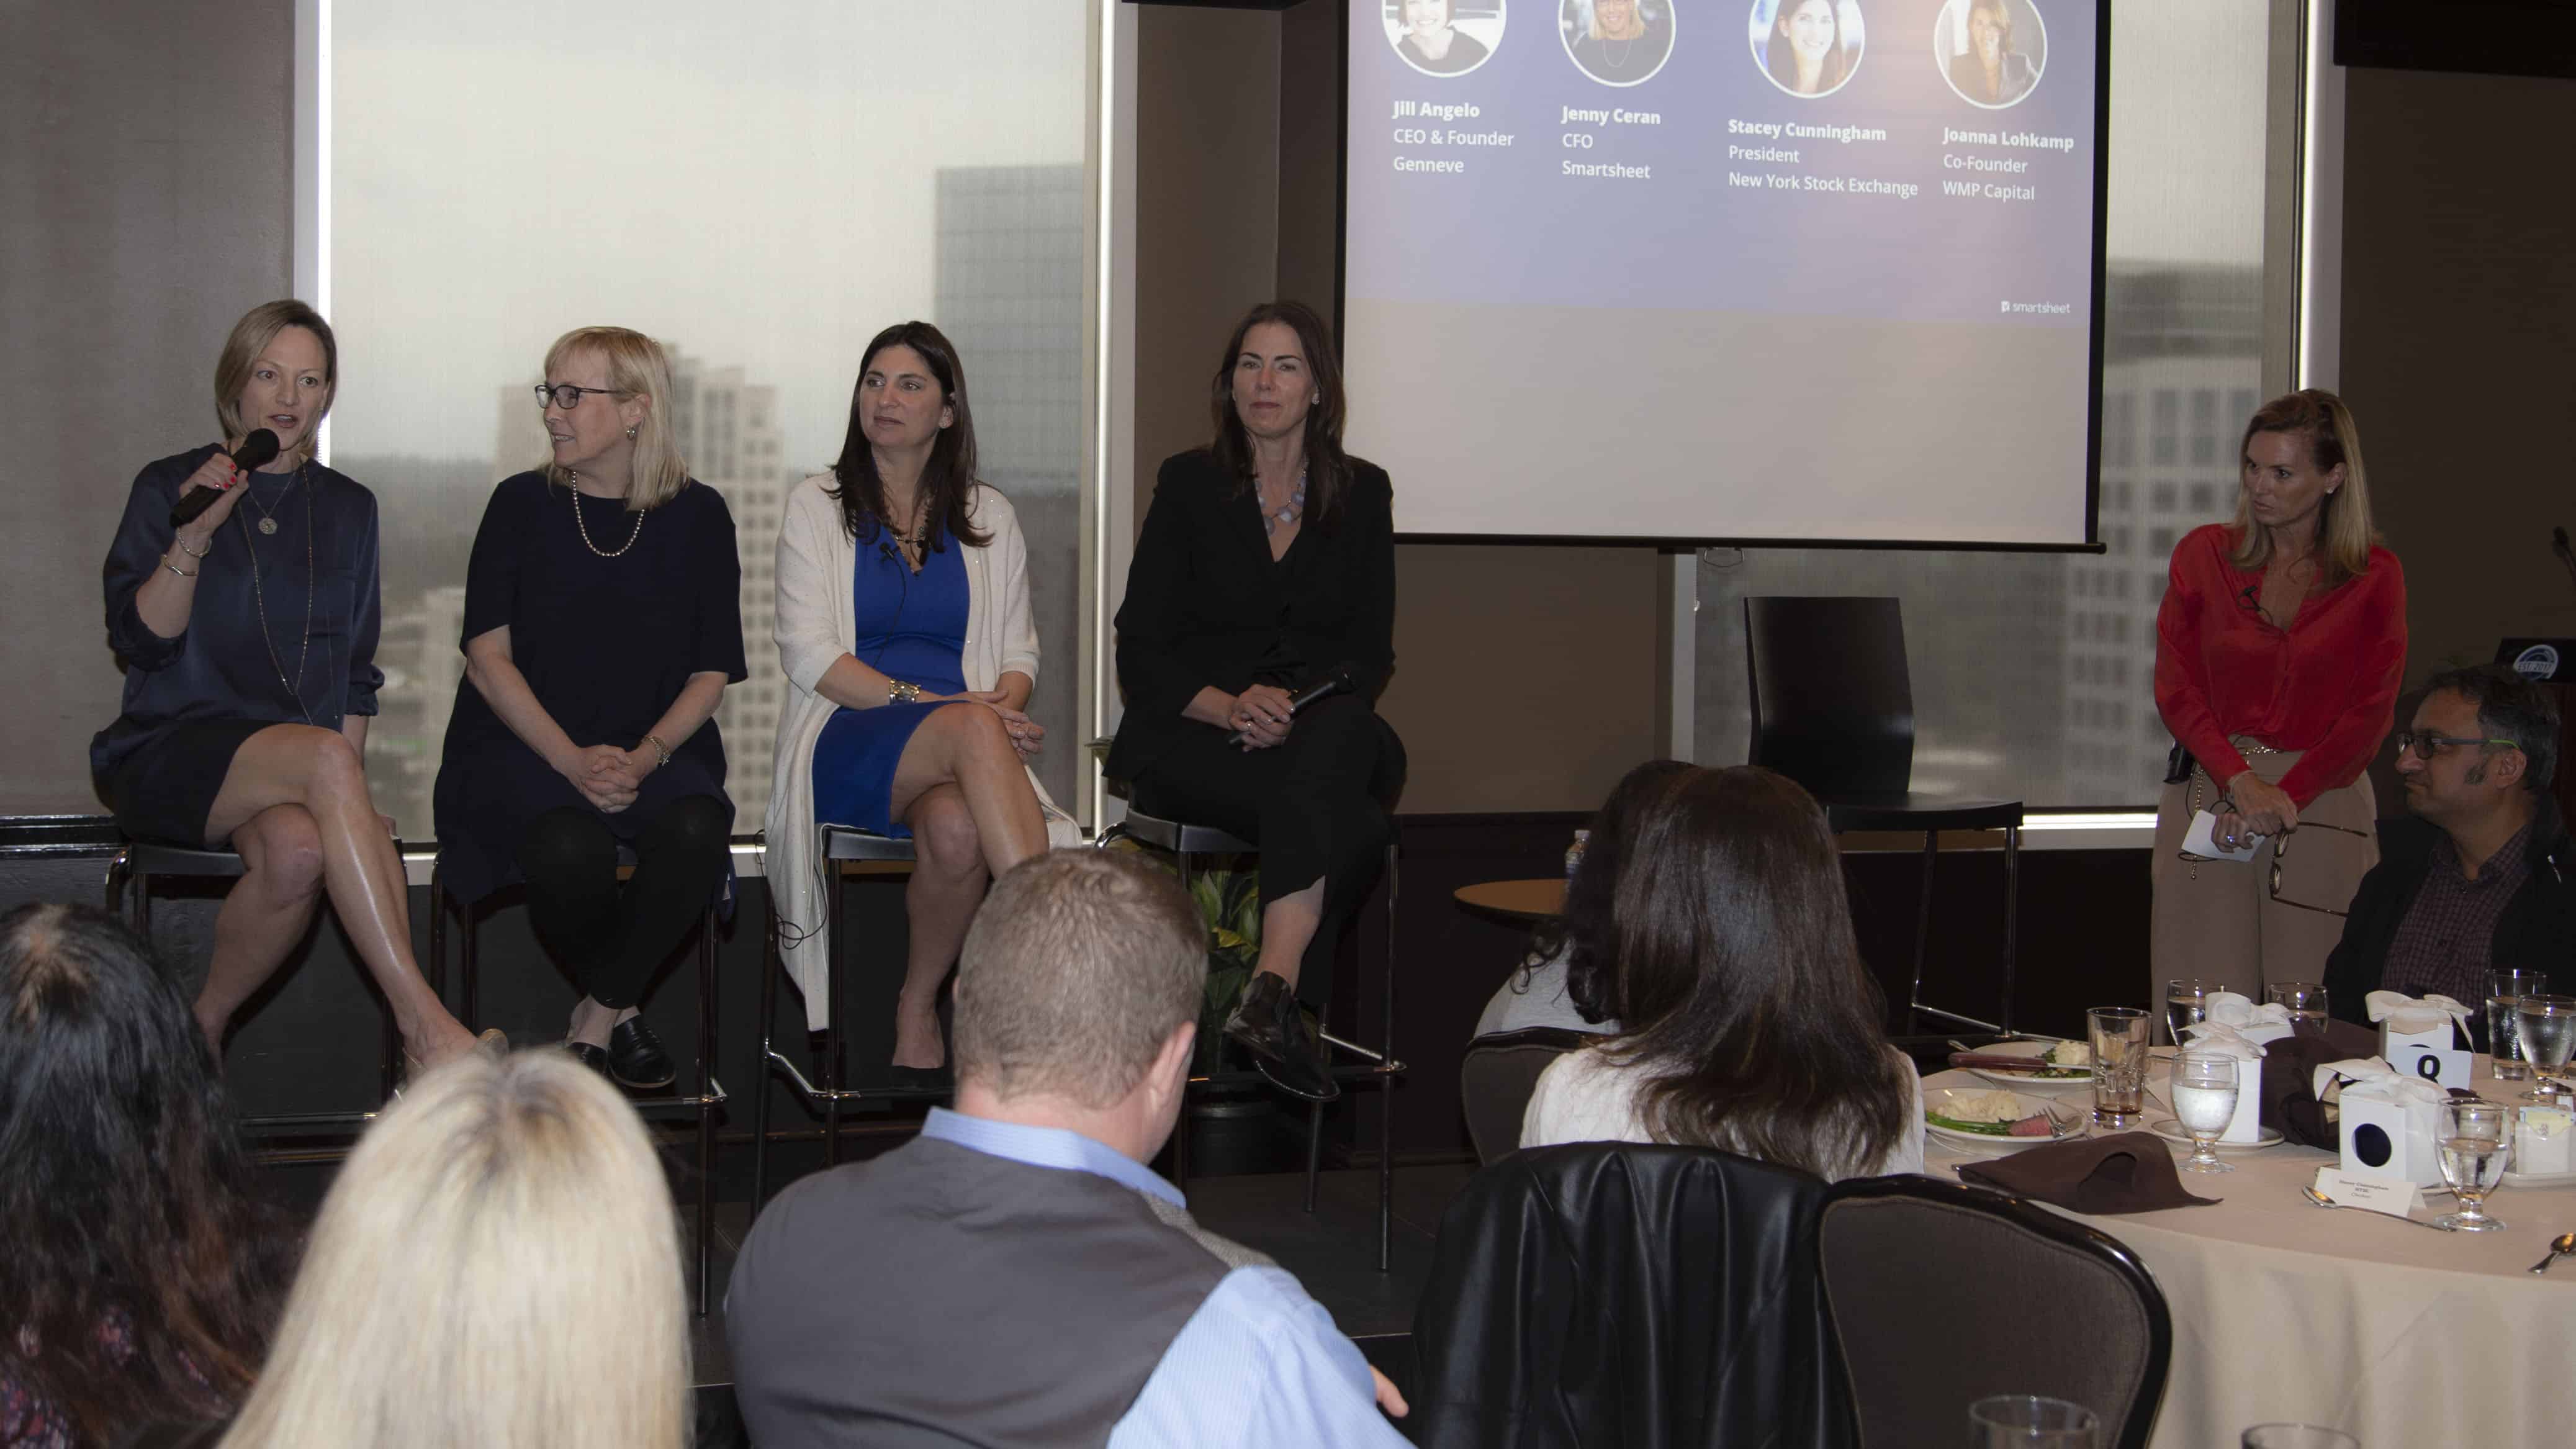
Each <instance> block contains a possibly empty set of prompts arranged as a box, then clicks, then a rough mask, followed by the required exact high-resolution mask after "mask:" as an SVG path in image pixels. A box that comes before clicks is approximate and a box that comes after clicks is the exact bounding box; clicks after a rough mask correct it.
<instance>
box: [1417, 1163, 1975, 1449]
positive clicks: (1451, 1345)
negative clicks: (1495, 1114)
mask: <svg viewBox="0 0 2576 1449" xmlns="http://www.w3.org/2000/svg"><path fill="white" fill-rule="evenodd" d="M1824 1194H1825V1185H1824V1183H1823V1182H1822V1181H1820V1180H1819V1179H1817V1178H1814V1177H1811V1176H1809V1175H1807V1174H1806V1173H1803V1172H1798V1171H1795V1170H1793V1169H1790V1168H1785V1167H1773V1166H1771V1165H1770V1164H1768V1163H1762V1162H1755V1161H1753V1160H1752V1159H1750V1158H1744V1157H1737V1156H1735V1155H1733V1154H1731V1153H1726V1152H1720V1151H1717V1150H1715V1149H1712V1148H1704V1147H1654V1146H1642V1145H1638V1144H1635V1143H1624V1142H1577V1143H1567V1144H1564V1145H1561V1146H1556V1147H1542V1148H1537V1149H1533V1150H1531V1151H1528V1152H1516V1153H1513V1154H1512V1155H1510V1156H1508V1157H1506V1158H1504V1159H1503V1160H1502V1161H1500V1162H1497V1163H1495V1164H1494V1165H1492V1166H1491V1167H1488V1168H1485V1169H1484V1170H1483V1171H1481V1172H1479V1173H1477V1174H1476V1175H1475V1176H1474V1177H1473V1178H1471V1179H1469V1180H1468V1183H1467V1186H1466V1188H1465V1189H1464V1190H1463V1191H1461V1192H1460V1193H1459V1195H1458V1198H1457V1200H1456V1201H1454V1202H1452V1203H1451V1204H1450V1206H1449V1211H1448V1212H1447V1213H1446V1214H1445V1215H1444V1216H1443V1217H1442V1218H1441V1220H1440V1239H1439V1245H1438V1247H1437V1249H1436V1251H1435V1254H1434V1257H1433V1260H1432V1265H1431V1279H1430V1282H1429V1283H1428V1284H1427V1285H1426V1286H1425V1287H1424V1289H1423V1294H1422V1302H1421V1306H1420V1307H1419V1308H1418V1309H1417V1310H1416V1311H1415V1313H1414V1319H1413V1342H1414V1349H1415V1352H1416V1355H1417V1357H1418V1359H1419V1362H1420V1366H1421V1374H1420V1379H1419V1382H1418V1383H1417V1384H1416V1386H1415V1389H1414V1392H1413V1393H1412V1395H1411V1398H1412V1401H1413V1413H1412V1415H1411V1416H1410V1417H1409V1418H1408V1419H1406V1421H1405V1425H1404V1427H1405V1430H1406V1432H1407V1433H1410V1434H1411V1435H1413V1437H1414V1441H1415V1442H1416V1443H1419V1444H1427V1445H1435V1446H1450V1445H1456V1446H1467V1445H1476V1446H1483V1445H1494V1444H1508V1445H1512V1446H1514V1449H1541V1446H1552V1445H1582V1446H1585V1449H1663V1446H1700V1445H1710V1446H1716V1445H1747V1444H1756V1445H1784V1446H1785V1445H1793V1444H1794V1445H1798V1446H1801V1449H1806V1446H1818V1449H1837V1446H1845V1445H1850V1444H1853V1443H1855V1442H1857V1441H1856V1439H1855V1437H1854V1435H1855V1427H1854V1424H1853V1421H1852V1417H1851V1408H1850V1404H1849V1398H1850V1387H1849V1384H1848V1382H1847V1380H1846V1379H1845V1376H1844V1373H1843V1368H1842V1363H1841V1361H1840V1357H1839V1354H1838V1351H1837V1349H1836V1347H1835V1345H1834V1342H1833V1331H1832V1324H1831V1322H1830V1319H1829V1317H1828V1315H1827V1314H1826V1311H1825V1304H1824V1289H1823V1285H1822V1283H1821V1282H1820V1281H1819V1279H1818V1277H1817V1274H1816V1236H1815V1234H1816V1211H1817V1208H1818V1207H1819V1206H1820V1205H1821V1204H1822V1202H1823V1200H1824ZM1943 1442H1946V1439H1945V1440H1943Z"/></svg>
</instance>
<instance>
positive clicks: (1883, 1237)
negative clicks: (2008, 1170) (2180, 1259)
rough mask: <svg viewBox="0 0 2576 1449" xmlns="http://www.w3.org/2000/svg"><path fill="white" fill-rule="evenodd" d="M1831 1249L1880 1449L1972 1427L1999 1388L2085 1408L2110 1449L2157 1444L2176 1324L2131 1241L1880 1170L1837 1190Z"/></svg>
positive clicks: (1854, 1368) (1823, 1243)
mask: <svg viewBox="0 0 2576 1449" xmlns="http://www.w3.org/2000/svg"><path fill="white" fill-rule="evenodd" d="M1818 1244H1819V1248H1820V1256H1821V1260H1822V1262H1823V1265H1824V1280H1825V1292H1826V1297H1827V1298H1828V1299H1829V1300H1830V1301H1831V1305H1832V1309H1833V1324H1834V1333H1835V1337H1836V1340H1837V1342H1838V1343H1839V1344H1840V1345H1841V1349H1842V1358H1843V1362H1844V1363H1846V1364H1847V1365H1849V1367H1850V1371H1851V1378H1852V1385H1853V1389H1854V1391H1855V1393H1856V1395H1857V1397H1858V1401H1859V1407H1860V1427H1861V1442H1862V1443H1863V1444H1864V1445H1867V1446H1869V1449H1882V1446H1889V1449H1894V1446H1903V1445H1911V1444H1922V1443H1927V1442H1936V1441H1937V1442H1948V1441H1949V1440H1950V1437H1951V1436H1953V1435H1957V1436H1964V1435H1965V1434H1966V1433H1967V1429H1968V1406H1969V1405H1970V1404H1973V1403H1975V1402H1976V1401H1977V1400H1979V1399H1982V1398H1987V1397H1989V1396H1992V1395H1995V1394H2040V1395H2044V1396H2046V1397H2048V1398H2053V1399H2065V1400H2068V1401H2069V1402H2072V1403H2078V1404H2082V1405H2083V1406H2084V1407H2086V1408H2088V1409H2091V1410H2092V1411H2093V1412H2094V1413H2095V1414H2096V1415H2098V1416H2100V1418H2101V1421H2102V1443H2103V1445H2104V1449H2145V1446H2146V1443H2147V1438H2148V1435H2149V1434H2150V1433H2151V1432H2152V1431H2153V1430H2154V1428H2155V1422H2156V1409H2157V1406H2158V1405H2160V1404H2161V1403H2162V1402H2163V1401H2164V1390H2165V1371H2166V1369H2167V1367H2168V1365H2169V1364H2170V1363H2171V1361H2172V1358H2173V1320H2172V1317H2171V1315H2170V1314H2169V1313H2168V1312H2167V1311H2166V1308H2165V1295H2164V1293H2163V1291H2162V1290H2161V1289H2159V1288H2157V1286H2156V1280H2155V1277H2154V1275H2152V1274H2150V1273H2149V1272H2148V1271H2147V1268H2146V1265H2145V1264H2144V1263H2141V1262H2140V1261H2139V1260H2138V1257H2137V1255H2136V1254H2134V1253H2132V1252H2130V1251H2129V1249H2128V1248H2127V1247H2126V1246H2125V1245H2124V1244H2122V1243H2121V1242H2120V1241H2119V1240H2118V1239H2116V1238H2112V1237H2110V1236H2108V1235H2107V1234H2104V1233H2100V1232H2096V1231H2095V1230H2093V1229H2092V1228H2089V1227H2086V1226H2085V1225H2084V1224H2082V1223H2079V1222H2076V1221H2074V1220H2073V1219H2071V1218H2066V1217H2061V1216H2059V1215H2057V1214H2055V1213H2052V1212H2050V1211H2048V1210H2047V1209H2045V1208H2042V1207H2038V1206H2036V1205H2034V1204H2031V1203H2026V1202H2023V1201H2022V1200H2021V1199H2019V1198H2015V1197H2009V1196H2006V1195H2005V1194H2003V1193H1999V1192H1990V1191H1987V1190H1985V1189H1983V1188H1973V1187H1964V1186H1961V1185H1960V1184H1957V1183H1952V1182H1941V1181H1936V1180H1935V1179H1932V1178H1928V1177H1882V1178H1862V1179H1856V1180H1854V1181H1851V1182H1846V1183H1843V1184H1840V1185H1839V1186H1837V1187H1835V1188H1834V1189H1833V1190H1832V1192H1831V1193H1830V1194H1829V1195H1828V1197H1827V1199H1826V1201H1825V1205H1824V1214H1823V1220H1822V1224H1821V1226H1820V1227H1819V1229H1818ZM1961 1442H1964V1439H1962V1440H1961Z"/></svg>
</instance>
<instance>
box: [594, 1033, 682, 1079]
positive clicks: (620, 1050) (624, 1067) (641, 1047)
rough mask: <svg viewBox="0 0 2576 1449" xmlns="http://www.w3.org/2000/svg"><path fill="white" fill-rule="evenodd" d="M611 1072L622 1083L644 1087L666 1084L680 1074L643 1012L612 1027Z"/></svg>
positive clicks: (610, 1043)
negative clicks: (645, 1019) (648, 1024)
mask: <svg viewBox="0 0 2576 1449" xmlns="http://www.w3.org/2000/svg"><path fill="white" fill-rule="evenodd" d="M608 1074H609V1075H610V1076H612V1077H615V1078H616V1079H617V1082H618V1085H620V1086H624V1087H636V1088H643V1089H650V1088H653V1087H667V1086H669V1085H671V1082H672V1080H673V1079H674V1078H676V1077H678V1076H679V1075H680V1073H679V1070H678V1069H677V1068H675V1067H673V1066H672V1065H671V1057H670V1054H669V1053H668V1052H665V1051H663V1050H662V1039H661V1038H660V1037H657V1036H655V1035H653V1028H651V1027H649V1026H646V1025H645V1024H644V1018H642V1017H640V1016H630V1017H628V1018H627V1019H625V1020H624V1021H621V1022H619V1023H618V1024H617V1025H615V1026H613V1027H611V1028H609V1032H608Z"/></svg>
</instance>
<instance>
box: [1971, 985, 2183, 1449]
mask: <svg viewBox="0 0 2576 1449" xmlns="http://www.w3.org/2000/svg"><path fill="white" fill-rule="evenodd" d="M2138 1014H2139V1015H2140V1016H2144V1015H2146V1013H2145V1012H2143V1011H2142V1012H2140V1013H2138ZM2101 1422H2102V1421H2101V1420H2099V1419H2097V1418H2095V1417H2094V1416H2093V1411H2092V1410H2091V1409H2088V1408H2086V1407H2084V1406H2083V1405H2082V1404H2070V1403H2068V1402H2067V1401H2066V1400H2064V1399H2043V1398H2040V1397H2039V1396H2038V1395H2036V1394H1997V1395H1996V1396H1995V1397H1993V1398H1991V1399H1979V1400H1977V1401H1976V1402H1975V1403H1973V1404H1970V1405H1969V1406H1968V1435H1969V1437H1968V1444H1969V1449H2094V1445H2095V1444H2097V1443H2098V1442H2100V1441H2099V1440H2098V1439H2097V1438H2096V1436H2097V1435H2098V1434H2099V1433H2100V1432H2101Z"/></svg>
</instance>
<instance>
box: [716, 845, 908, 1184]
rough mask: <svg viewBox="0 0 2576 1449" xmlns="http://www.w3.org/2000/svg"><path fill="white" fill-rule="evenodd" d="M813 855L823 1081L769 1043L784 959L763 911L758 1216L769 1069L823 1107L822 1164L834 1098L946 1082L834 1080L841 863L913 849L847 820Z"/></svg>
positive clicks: (830, 1156) (900, 1092)
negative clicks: (818, 866) (818, 878)
mask: <svg viewBox="0 0 2576 1449" xmlns="http://www.w3.org/2000/svg"><path fill="white" fill-rule="evenodd" d="M820 828H821V832H822V848H821V850H820V852H819V857H820V859H821V861H822V864H823V875H824V881H825V884H824V888H823V927H822V929H823V938H824V940H825V942H826V943H827V944H828V946H829V949H830V950H831V953H832V967H831V970H830V971H829V972H828V973H826V975H827V977H828V980H827V982H826V984H825V986H824V991H823V1066H822V1071H821V1076H822V1078H823V1083H822V1085H821V1086H819V1087H818V1086H816V1085H815V1084H814V1083H813V1082H812V1081H810V1080H809V1079H807V1077H806V1075H805V1074H804V1073H803V1072H802V1071H799V1070H798V1069H797V1067H796V1064H795V1063H794V1062H792V1061H789V1060H788V1059H787V1057H786V1056H785V1055H784V1054H783V1053H781V1052H780V1051H779V1050H778V1048H777V1045H776V1040H777V1019H778V978H779V977H781V976H784V975H786V974H787V963H786V961H785V960H784V959H783V958H782V957H781V955H780V954H779V950H778V925H777V921H778V916H777V913H776V912H775V911H773V912H771V913H770V931H769V944H768V949H767V951H766V952H765V953H764V957H763V960H762V962H761V967H760V1078H759V1080H758V1081H756V1082H755V1083H754V1085H753V1089H752V1108H751V1121H752V1127H751V1212H752V1216H754V1217H758V1216H759V1215H760V1210H761V1208H763V1207H764V1206H766V1205H767V1204H768V1201H769V1081H768V1078H769V1074H770V1073H771V1072H779V1073H783V1074H784V1075H785V1076H786V1078H787V1082H788V1085H789V1086H790V1087H792V1088H793V1089H794V1090H795V1092H796V1095H797V1096H798V1097H800V1098H802V1099H803V1100H804V1102H805V1105H806V1106H808V1107H812V1106H815V1105H817V1104H820V1105H821V1107H822V1109H823V1164H824V1166H826V1167H831V1166H835V1165H838V1164H839V1162H840V1160H841V1104H842V1103H843V1102H862V1101H880V1102H883V1101H923V1100H929V1101H939V1100H945V1099H947V1098H948V1097H949V1096H950V1094H951V1092H950V1089H949V1088H946V1087H845V1086H843V1085H842V1084H841V1075H842V1067H841V1055H842V1053H841V978H842V976H843V975H844V974H846V973H844V971H843V970H842V966H843V964H844V957H845V956H846V954H847V952H848V950H849V942H848V941H847V940H846V939H845V938H844V936H843V933H842V931H841V867H842V866H843V865H844V864H848V863H852V862H858V861H887V862H896V863H909V862H910V861H912V860H913V859H914V858H915V857H914V854H913V846H912V841H911V840H910V839H909V838H905V839H901V840H898V839H896V838H894V837H893V836H890V835H878V834H876V833H874V832H873V831H867V830H861V829H859V828H857V827H856V826H850V825H825V826H822V827H820Z"/></svg>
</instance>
